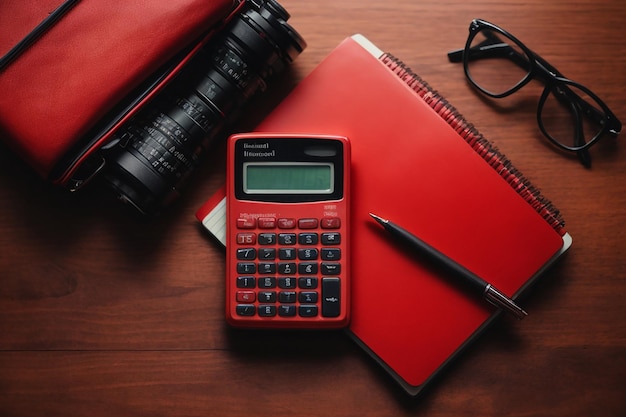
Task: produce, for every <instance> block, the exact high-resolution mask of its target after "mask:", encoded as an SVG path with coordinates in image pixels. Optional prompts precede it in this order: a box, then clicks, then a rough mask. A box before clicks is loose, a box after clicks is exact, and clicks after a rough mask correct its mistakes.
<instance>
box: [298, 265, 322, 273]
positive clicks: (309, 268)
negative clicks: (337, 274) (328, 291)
mask: <svg viewBox="0 0 626 417" xmlns="http://www.w3.org/2000/svg"><path fill="white" fill-rule="evenodd" d="M317 271H318V266H317V262H301V263H299V264H298V274H300V275H315V274H317Z"/></svg>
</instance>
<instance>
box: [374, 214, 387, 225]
mask: <svg viewBox="0 0 626 417" xmlns="http://www.w3.org/2000/svg"><path fill="white" fill-rule="evenodd" d="M370 216H372V218H373V219H374V220H376V221H377V222H378V223H380V224H385V223H387V220H385V219H383V218H382V217H380V216H377V215H375V214H374V213H370Z"/></svg>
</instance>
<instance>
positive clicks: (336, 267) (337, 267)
mask: <svg viewBox="0 0 626 417" xmlns="http://www.w3.org/2000/svg"><path fill="white" fill-rule="evenodd" d="M339 274H341V264H336V263H331V262H322V275H339Z"/></svg>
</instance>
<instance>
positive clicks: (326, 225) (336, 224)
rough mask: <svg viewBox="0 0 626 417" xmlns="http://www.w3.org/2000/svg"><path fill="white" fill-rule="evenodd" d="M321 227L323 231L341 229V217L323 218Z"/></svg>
mask: <svg viewBox="0 0 626 417" xmlns="http://www.w3.org/2000/svg"><path fill="white" fill-rule="evenodd" d="M321 226H322V229H339V228H340V227H341V219H340V218H339V217H323V218H322V222H321Z"/></svg>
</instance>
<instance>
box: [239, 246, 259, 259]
mask: <svg viewBox="0 0 626 417" xmlns="http://www.w3.org/2000/svg"><path fill="white" fill-rule="evenodd" d="M237 259H239V260H240V261H244V260H252V259H256V249H254V248H241V249H237Z"/></svg>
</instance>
